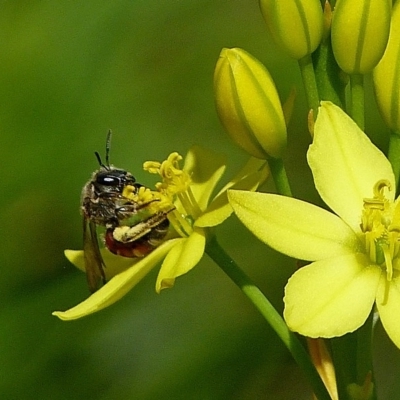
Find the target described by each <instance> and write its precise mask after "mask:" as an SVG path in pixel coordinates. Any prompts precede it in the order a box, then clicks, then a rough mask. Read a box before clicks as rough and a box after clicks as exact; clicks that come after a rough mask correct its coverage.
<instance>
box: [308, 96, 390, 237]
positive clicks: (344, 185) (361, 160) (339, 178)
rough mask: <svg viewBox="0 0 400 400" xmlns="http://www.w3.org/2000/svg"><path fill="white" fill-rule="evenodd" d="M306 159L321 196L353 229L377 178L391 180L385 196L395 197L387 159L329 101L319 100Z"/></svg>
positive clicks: (371, 193) (370, 195)
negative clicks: (389, 190) (390, 189)
mask: <svg viewBox="0 0 400 400" xmlns="http://www.w3.org/2000/svg"><path fill="white" fill-rule="evenodd" d="M307 159H308V164H309V165H310V167H311V170H312V173H313V176H314V182H315V186H316V188H317V190H318V192H319V194H320V195H321V197H322V199H323V200H324V202H325V203H326V204H327V205H328V206H329V207H330V208H331V209H332V210H333V211H334V212H335V213H336V214H338V215H339V216H340V217H341V218H342V219H344V220H345V221H346V222H347V223H348V224H349V225H350V226H351V227H352V228H353V230H354V231H355V232H359V231H360V217H361V210H362V208H363V199H364V198H372V197H373V187H374V185H375V183H376V182H377V181H379V180H381V179H387V180H388V181H389V182H390V183H391V185H392V191H391V192H389V194H388V196H387V198H388V199H389V200H393V199H394V195H395V180H394V175H393V171H392V167H391V165H390V163H389V161H388V160H387V158H386V157H385V156H384V154H383V153H382V152H381V151H380V150H379V149H378V148H377V147H375V146H374V145H373V144H372V142H371V141H370V140H369V138H368V137H367V136H366V135H365V133H364V132H362V131H361V129H360V128H359V127H358V126H357V124H356V123H355V122H354V121H353V120H352V119H351V118H350V117H349V116H347V115H346V114H345V113H344V112H343V111H342V109H340V108H339V107H337V106H335V105H334V104H332V103H330V102H326V101H323V102H321V107H320V109H319V113H318V117H317V120H316V122H315V128H314V140H313V143H312V145H311V146H310V149H309V150H308V153H307Z"/></svg>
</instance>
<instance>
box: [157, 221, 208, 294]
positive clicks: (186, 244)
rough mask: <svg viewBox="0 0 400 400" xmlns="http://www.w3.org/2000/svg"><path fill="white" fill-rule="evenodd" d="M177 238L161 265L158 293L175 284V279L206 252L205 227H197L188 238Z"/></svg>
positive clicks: (189, 268)
mask: <svg viewBox="0 0 400 400" xmlns="http://www.w3.org/2000/svg"><path fill="white" fill-rule="evenodd" d="M177 240H178V242H177V244H176V245H175V246H174V248H173V249H172V250H171V251H170V252H169V253H168V255H167V257H165V260H164V262H163V264H162V266H161V269H160V272H159V274H158V277H157V282H156V292H157V293H160V291H161V290H162V289H166V288H170V287H172V286H174V283H175V279H176V278H177V277H178V276H181V275H183V274H186V273H187V272H189V271H190V270H191V269H192V268H193V267H195V266H196V264H197V263H198V262H199V261H200V260H201V257H202V256H203V254H204V248H205V245H206V237H205V233H204V230H203V229H201V228H195V229H194V230H193V232H192V234H191V235H190V236H189V237H188V238H185V239H177Z"/></svg>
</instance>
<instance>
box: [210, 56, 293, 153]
mask: <svg viewBox="0 0 400 400" xmlns="http://www.w3.org/2000/svg"><path fill="white" fill-rule="evenodd" d="M214 92H215V100H216V107H217V112H218V115H219V118H220V120H221V122H222V124H223V126H224V128H225V130H226V131H227V132H228V134H229V135H230V136H231V138H232V139H233V140H234V141H235V142H236V143H237V144H238V145H239V146H240V147H242V148H243V149H244V150H245V151H247V153H249V154H251V155H252V156H254V157H257V158H261V159H266V158H268V157H273V158H280V157H281V156H282V153H283V151H284V149H285V148H286V125H285V119H284V116H283V112H282V107H281V103H280V101H279V96H278V93H277V91H276V88H275V85H274V82H273V80H272V77H271V75H270V74H269V72H268V71H267V69H266V68H265V67H264V65H263V64H261V62H260V61H258V60H257V59H255V58H254V57H253V56H251V55H250V54H249V53H247V52H245V51H244V50H242V49H238V48H236V49H223V50H222V51H221V54H220V57H219V59H218V62H217V65H216V67H215V72H214Z"/></svg>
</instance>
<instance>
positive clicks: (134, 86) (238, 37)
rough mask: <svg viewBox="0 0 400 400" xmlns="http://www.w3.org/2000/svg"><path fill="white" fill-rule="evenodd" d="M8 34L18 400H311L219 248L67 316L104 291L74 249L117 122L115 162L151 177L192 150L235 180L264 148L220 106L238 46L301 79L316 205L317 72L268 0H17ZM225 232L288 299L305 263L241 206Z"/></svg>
mask: <svg viewBox="0 0 400 400" xmlns="http://www.w3.org/2000/svg"><path fill="white" fill-rule="evenodd" d="M0 32H1V37H2V39H1V41H0V58H1V62H0V103H1V106H0V126H1V135H2V141H1V142H2V145H1V149H2V150H1V157H0V163H1V170H2V174H1V180H2V196H1V198H0V201H1V208H0V210H1V228H0V229H1V231H2V235H1V241H0V250H1V251H0V257H1V260H0V261H1V262H0V266H1V275H0V279H1V281H0V282H1V283H0V285H1V292H0V296H1V303H2V307H1V311H0V318H1V321H0V323H1V328H0V354H1V356H0V357H1V362H0V368H1V372H0V377H1V379H0V398H1V399H33V398H35V399H54V398H63V399H71V400H72V399H74V400H75V399H117V400H118V399H144V400H153V399H189V400H190V399H212V400H214V399H221V400H222V399H272V400H279V399H302V398H310V394H309V389H308V386H307V385H306V384H305V383H304V381H303V377H302V375H301V372H300V371H299V370H298V369H297V368H296V366H295V365H294V364H293V362H292V360H291V358H290V356H289V355H288V353H287V352H286V350H285V349H284V348H283V347H282V346H281V344H280V343H279V341H278V340H277V338H276V336H275V334H274V333H273V332H272V330H271V329H270V328H269V327H268V326H267V324H266V323H265V322H264V321H263V319H262V318H261V317H260V316H259V315H258V314H257V312H256V311H255V310H254V309H253V307H252V306H251V304H249V303H248V301H247V300H246V298H245V297H244V296H243V295H242V294H241V292H240V291H239V290H238V289H237V288H236V287H235V286H234V285H233V284H232V283H231V282H230V281H229V279H228V278H227V277H226V276H225V275H224V274H223V273H222V271H221V270H219V268H218V267H217V266H216V265H214V264H213V263H212V262H211V261H210V260H208V259H207V258H206V257H205V258H204V260H203V261H202V262H201V263H200V265H198V266H197V267H196V268H195V269H194V270H193V271H192V272H190V273H189V274H188V275H186V276H183V277H181V278H179V279H178V280H177V283H176V286H175V288H174V289H172V290H167V291H164V292H162V293H161V295H156V294H155V291H154V284H155V277H156V271H154V272H153V273H152V274H150V275H149V276H147V277H146V279H145V280H144V281H142V282H141V283H140V285H138V286H137V287H136V288H135V290H133V291H132V292H131V293H130V294H129V295H127V296H126V297H125V298H124V299H122V300H121V301H119V302H118V303H117V304H115V305H114V306H112V307H110V308H108V309H106V310H105V311H102V312H100V313H97V314H94V315H92V316H89V317H87V318H84V319H82V320H78V321H73V322H62V321H60V320H58V319H57V318H55V317H52V316H51V312H52V311H54V310H65V309H67V308H70V307H71V306H73V305H75V304H77V303H78V302H80V301H81V300H83V299H84V298H85V297H87V296H88V289H87V285H86V280H85V276H84V275H83V274H82V273H81V272H79V271H77V270H75V268H74V267H73V266H72V265H70V264H69V263H68V262H67V261H66V259H65V258H64V256H63V250H64V249H65V248H73V249H79V248H81V246H82V244H81V240H82V239H81V236H82V232H81V217H80V215H79V200H80V191H81V188H82V186H83V185H84V183H85V182H86V181H87V180H88V179H89V177H90V175H91V173H92V171H93V170H95V169H96V168H97V161H96V159H95V157H94V155H93V152H94V151H95V150H97V151H99V152H100V153H101V154H104V143H105V137H106V133H107V130H108V129H109V128H111V129H112V130H113V132H114V136H113V143H112V152H111V161H112V163H114V164H115V165H117V166H119V167H121V168H124V169H128V170H130V171H131V172H133V173H134V175H135V176H136V178H137V180H138V181H139V182H141V183H143V184H147V185H151V184H152V182H149V178H148V176H147V175H146V174H145V173H144V172H142V163H143V161H146V160H162V159H164V157H165V156H166V155H168V154H169V153H170V152H171V151H178V152H180V153H181V154H185V153H186V151H187V150H188V148H189V147H190V146H191V145H192V144H201V145H203V146H206V147H209V148H211V149H218V151H221V152H223V153H225V154H226V155H227V156H228V158H229V161H230V170H229V173H230V174H233V173H234V172H235V171H237V169H238V168H239V167H240V165H241V164H242V163H243V162H244V160H245V159H246V156H245V155H244V154H243V153H242V152H241V151H240V150H239V149H236V148H235V147H234V145H233V144H231V142H230V141H229V140H228V139H227V137H226V136H225V134H224V133H223V131H222V128H221V126H220V124H219V121H218V118H217V116H216V113H215V110H214V103H213V92H212V75H213V69H214V65H215V62H216V60H217V58H218V55H219V52H220V50H221V48H222V47H242V48H244V49H246V50H247V51H249V52H251V53H252V54H253V55H255V56H256V57H258V58H259V59H260V60H262V61H263V62H264V63H265V64H266V65H267V66H268V68H269V69H270V71H271V73H272V75H273V77H274V78H275V80H276V83H277V86H278V88H279V92H280V95H281V98H282V99H285V98H286V97H287V96H288V93H289V91H290V89H291V87H292V86H297V87H298V89H299V90H298V97H297V103H296V109H295V112H294V116H293V119H292V124H291V131H290V136H289V140H290V145H289V150H288V155H287V162H288V173H289V176H290V178H291V180H292V182H293V183H294V191H295V194H296V196H297V197H300V198H306V199H311V200H315V199H316V196H315V192H314V191H313V190H312V189H311V188H312V186H311V183H310V182H311V175H310V173H309V171H308V168H307V165H306V161H305V151H306V149H307V146H308V143H309V136H308V134H307V130H306V118H305V115H306V114H305V110H306V107H305V105H304V99H303V95H302V94H301V82H300V76H299V73H298V70H297V68H296V63H295V62H294V61H292V60H289V59H288V58H286V57H285V56H283V55H281V54H280V53H278V52H277V50H276V49H275V47H274V46H273V44H272V43H271V42H270V39H269V37H268V36H267V33H266V28H265V26H264V23H263V21H262V18H261V14H260V12H259V9H258V4H257V1H248V0H217V1H215V0H208V1H206V0H177V1H156V0H136V1H135V0H131V1H127V0H115V1H105V0H87V1H84V2H71V1H66V0H62V1H49V0H46V1H45V0H43V1H39V0H33V1H32V0H30V1H22V0H14V1H2V2H1V3H0ZM383 145H384V141H383ZM229 173H228V174H227V177H229ZM218 236H219V237H220V241H221V242H222V244H223V245H224V246H225V247H226V249H227V250H228V252H229V253H230V254H231V255H232V256H233V257H234V258H235V259H236V260H237V261H238V262H239V264H240V265H243V266H244V268H245V270H246V272H247V273H248V274H249V275H250V276H251V277H252V278H253V279H254V280H255V281H256V282H258V284H259V285H260V287H261V288H262V290H263V291H264V292H265V293H266V294H267V295H268V297H270V298H271V299H272V301H273V303H274V304H275V305H276V306H277V307H278V308H279V309H281V307H282V304H281V303H282V300H281V299H282V295H283V286H284V284H285V281H286V280H287V278H288V276H290V274H291V272H292V271H293V270H294V268H295V265H294V263H293V262H292V261H290V260H288V259H286V258H285V257H283V256H280V255H277V254H276V253H273V252H272V251H271V250H269V249H267V248H266V247H265V246H264V245H262V244H261V243H259V242H257V241H255V240H254V239H253V238H252V236H251V235H250V234H249V233H248V232H247V231H246V230H245V229H244V228H242V227H241V226H240V224H239V223H238V222H237V221H236V220H235V218H234V217H233V218H231V219H230V220H229V221H228V222H227V223H226V224H224V225H223V226H222V227H220V228H219V229H218ZM385 343H386V342H385ZM386 345H387V343H386ZM387 346H389V347H388V348H389V350H390V351H391V354H393V348H392V347H390V345H387ZM396 354H397V353H396ZM397 356H398V354H397ZM397 358H398V357H397ZM397 358H395V361H393V363H395V362H398V360H397ZM390 398H394V397H390Z"/></svg>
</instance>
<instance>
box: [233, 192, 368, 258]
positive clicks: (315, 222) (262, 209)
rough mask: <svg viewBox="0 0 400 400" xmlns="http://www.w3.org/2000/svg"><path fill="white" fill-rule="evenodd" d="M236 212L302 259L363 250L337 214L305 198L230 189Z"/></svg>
mask: <svg viewBox="0 0 400 400" xmlns="http://www.w3.org/2000/svg"><path fill="white" fill-rule="evenodd" d="M228 198H229V202H230V203H231V205H232V207H233V209H234V211H235V213H236V215H237V216H238V218H239V219H240V220H241V221H242V222H243V224H244V225H245V226H246V227H247V228H248V229H249V230H250V231H251V232H253V234H254V235H256V236H257V237H258V238H259V239H260V240H261V241H263V242H264V243H266V244H268V245H269V246H271V247H272V248H274V249H275V250H277V251H279V252H281V253H284V254H286V255H288V256H291V257H294V258H299V259H302V260H309V261H314V260H320V259H324V258H329V257H334V256H336V255H341V254H349V253H354V252H356V251H361V244H360V242H359V240H358V238H357V236H356V234H355V233H354V232H353V231H352V230H351V229H350V227H349V226H348V225H347V224H345V223H344V222H343V221H342V220H341V219H340V218H339V217H337V216H336V215H334V214H332V213H330V212H328V211H326V210H323V209H322V208H319V207H316V206H314V205H312V204H309V203H306V202H304V201H300V200H296V199H293V198H290V197H285V196H279V195H275V194H267V193H254V192H245V191H239V190H230V191H229V192H228Z"/></svg>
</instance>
